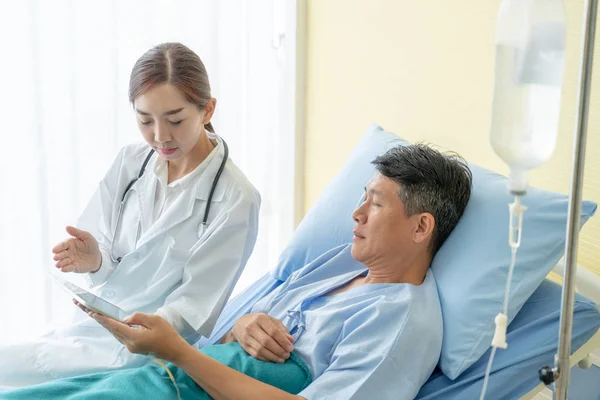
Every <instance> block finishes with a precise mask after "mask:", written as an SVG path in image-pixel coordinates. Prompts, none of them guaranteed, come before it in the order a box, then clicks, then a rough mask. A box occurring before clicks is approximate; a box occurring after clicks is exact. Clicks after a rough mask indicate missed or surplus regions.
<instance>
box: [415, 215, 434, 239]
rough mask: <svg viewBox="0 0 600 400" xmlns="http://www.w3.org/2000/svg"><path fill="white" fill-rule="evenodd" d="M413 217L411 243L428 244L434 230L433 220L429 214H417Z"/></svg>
mask: <svg viewBox="0 0 600 400" xmlns="http://www.w3.org/2000/svg"><path fill="white" fill-rule="evenodd" d="M414 217H415V219H416V220H415V230H414V232H413V241H414V242H415V243H423V242H426V243H429V241H430V240H431V236H432V234H433V229H434V228H435V219H434V218H433V215H431V214H429V213H422V214H417V215H415V216H414Z"/></svg>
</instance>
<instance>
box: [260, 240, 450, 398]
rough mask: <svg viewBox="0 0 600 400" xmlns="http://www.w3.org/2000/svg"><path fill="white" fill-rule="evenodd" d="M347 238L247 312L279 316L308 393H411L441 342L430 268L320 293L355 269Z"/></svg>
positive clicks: (390, 395) (354, 273) (357, 267)
mask: <svg viewBox="0 0 600 400" xmlns="http://www.w3.org/2000/svg"><path fill="white" fill-rule="evenodd" d="M350 250H351V245H344V246H341V247H338V248H336V249H333V250H331V251H329V252H328V253H326V254H324V255H323V256H321V257H320V258H318V259H317V260H315V261H314V262H313V263H311V264H309V265H307V266H306V267H304V268H302V269H300V270H298V271H296V272H295V273H293V274H292V275H291V276H290V278H289V279H287V280H286V281H285V282H284V283H283V284H282V285H281V286H280V287H279V288H277V289H276V290H274V291H273V292H272V293H270V294H269V295H268V296H266V297H264V298H263V299H261V300H260V301H259V302H258V303H256V304H255V305H254V307H253V308H252V312H253V313H258V312H261V313H267V314H269V315H271V316H272V317H275V318H277V319H279V320H281V321H282V322H283V324H284V325H285V326H286V327H287V328H288V330H289V331H290V333H291V334H292V335H293V336H294V337H295V338H296V341H295V343H294V348H295V351H296V352H297V354H298V355H299V356H300V357H301V358H302V359H303V360H304V361H305V362H306V364H307V365H308V367H309V369H310V370H311V372H312V374H313V383H312V384H310V385H309V386H308V387H307V388H306V389H305V390H304V391H302V392H301V393H299V395H300V396H303V397H305V398H307V399H309V400H313V399H343V400H349V399H381V400H385V399H390V400H402V399H412V398H414V397H415V396H416V395H417V392H418V391H419V388H420V387H421V386H422V385H423V384H424V383H425V381H426V380H427V379H428V378H429V376H430V374H431V373H432V371H433V369H434V367H435V365H436V364H437V362H438V358H439V356H440V350H441V346H442V314H441V309H440V303H439V298H438V293H437V287H436V284H435V279H434V277H433V273H432V272H431V270H430V271H429V272H428V273H427V276H426V278H425V281H424V282H423V283H422V284H421V285H420V286H414V285H411V284H368V285H361V286H357V287H354V288H351V289H349V290H347V291H345V292H342V293H339V294H336V295H333V296H323V295H324V294H326V293H328V292H330V291H331V290H333V289H335V288H337V287H339V286H341V285H343V284H344V283H346V282H348V281H350V280H352V279H353V278H355V277H356V276H358V275H360V274H366V273H367V269H366V268H365V266H364V265H363V264H361V263H359V262H357V261H355V260H354V259H353V258H352V256H351V254H350Z"/></svg>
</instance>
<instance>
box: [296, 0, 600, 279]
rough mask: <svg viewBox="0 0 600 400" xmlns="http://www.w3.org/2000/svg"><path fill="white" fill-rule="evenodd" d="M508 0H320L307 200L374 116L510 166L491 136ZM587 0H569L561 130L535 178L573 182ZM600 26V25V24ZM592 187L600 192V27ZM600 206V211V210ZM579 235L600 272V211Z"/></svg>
mask: <svg viewBox="0 0 600 400" xmlns="http://www.w3.org/2000/svg"><path fill="white" fill-rule="evenodd" d="M499 4H500V1H499V0H453V1H448V0H430V1H420V0H309V1H308V11H307V24H308V26H307V35H308V38H307V77H306V79H307V103H306V116H307V121H306V164H305V179H306V198H305V202H306V210H308V209H309V208H310V206H311V205H312V204H313V203H314V202H315V200H316V199H317V198H318V196H319V194H320V193H321V192H322V191H323V189H324V187H325V186H326V185H327V183H328V182H329V181H330V179H331V178H332V177H333V176H334V175H335V173H336V172H337V171H338V170H339V169H340V168H341V166H342V165H343V163H344V162H345V160H346V158H347V157H348V155H349V154H350V151H351V150H352V148H353V147H354V145H355V144H356V143H357V142H358V140H359V139H360V138H361V136H362V135H363V133H364V132H365V131H366V129H367V127H368V126H369V125H370V124H371V123H373V122H375V123H378V124H380V125H381V126H383V127H384V128H385V129H387V130H389V131H392V132H395V133H397V134H398V135H400V136H403V137H405V138H406V139H408V140H411V141H426V142H430V143H435V144H437V145H439V146H442V147H445V148H448V149H452V150H455V151H457V152H459V153H460V154H461V155H463V156H464V157H465V158H466V159H467V160H468V161H470V162H473V163H475V164H478V165H481V166H485V167H488V168H490V169H493V170H495V171H498V172H500V173H504V174H506V173H507V172H508V171H507V168H506V166H505V165H504V163H503V162H502V161H501V160H500V159H499V158H498V157H497V156H496V155H495V153H494V152H493V150H492V149H491V147H490V145H489V142H488V128H489V121H490V111H491V98H492V86H493V66H494V65H493V64H494V32H495V24H496V13H497V9H498V5H499ZM582 12H583V0H567V14H568V17H567V18H568V39H567V40H568V42H567V46H568V48H567V53H568V54H567V66H566V70H565V87H564V97H563V107H562V114H561V126H560V134H559V138H558V144H557V148H556V151H555V153H554V156H553V157H552V159H551V161H550V162H549V163H547V164H545V165H544V166H543V167H542V168H540V169H538V170H536V171H535V172H534V173H533V174H532V176H531V179H530V183H531V184H533V185H535V186H538V187H543V188H546V189H549V190H554V191H560V192H563V193H566V192H568V190H569V177H570V170H571V167H570V166H571V154H572V139H573V126H574V117H575V104H576V101H575V100H576V90H577V88H576V82H577V70H578V65H579V61H578V57H579V56H578V54H579V51H580V37H581V28H580V23H581V15H582ZM599 36H600V33H599ZM596 60H597V62H596V68H595V77H596V79H595V82H594V88H595V90H594V91H593V93H592V116H591V121H590V129H589V132H588V145H587V162H586V172H585V190H584V198H586V199H590V200H594V201H596V202H600V112H599V111H600V98H599V96H600V37H599V38H598V39H597V41H596ZM599 214H600V213H599ZM582 232H583V233H582V235H581V236H580V242H581V247H580V252H579V263H580V264H582V265H585V266H588V267H590V268H594V269H595V270H596V271H597V272H600V215H598V216H596V217H595V218H592V219H591V220H590V221H589V223H588V224H587V225H586V226H585V228H584V229H583V231H582Z"/></svg>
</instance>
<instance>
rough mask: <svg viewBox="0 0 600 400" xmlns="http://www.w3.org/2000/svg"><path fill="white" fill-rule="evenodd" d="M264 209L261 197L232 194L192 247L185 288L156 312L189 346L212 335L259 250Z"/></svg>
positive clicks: (180, 288)
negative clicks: (202, 337) (261, 213)
mask: <svg viewBox="0 0 600 400" xmlns="http://www.w3.org/2000/svg"><path fill="white" fill-rule="evenodd" d="M259 208H260V198H259V196H258V194H256V195H255V196H250V195H248V194H242V193H234V194H233V195H231V196H230V197H229V199H228V200H227V204H225V206H224V207H223V210H222V212H220V213H219V214H218V215H217V216H216V217H215V220H214V221H212V222H211V223H210V224H209V226H208V228H207V229H208V230H207V232H205V233H204V234H203V235H202V237H201V238H200V240H199V241H198V242H197V243H196V244H195V245H194V247H193V248H192V251H191V255H190V257H189V260H188V261H187V263H186V265H185V267H184V271H183V278H182V283H181V285H180V286H179V287H177V288H176V289H175V290H174V291H173V292H172V293H171V294H170V295H169V296H168V297H167V298H166V300H165V304H164V306H162V307H161V308H159V309H158V310H157V312H156V314H157V315H159V316H161V317H163V318H164V319H166V320H167V321H168V322H169V323H170V324H171V325H172V326H173V327H175V329H176V330H177V331H178V332H179V333H180V334H181V335H182V336H184V338H185V339H186V340H187V341H188V342H189V343H194V342H196V341H197V340H198V339H199V338H200V336H205V337H208V336H210V333H211V331H212V329H213V327H214V325H215V323H216V321H217V318H218V317H219V315H220V314H221V311H222V309H223V307H224V306H225V303H226V302H227V300H228V299H229V296H230V294H231V292H232V290H233V287H234V285H235V283H236V281H237V279H238V278H239V276H240V275H241V273H242V271H243V269H244V267H245V265H246V262H247V261H248V258H249V257H250V254H251V253H252V250H253V249H254V244H255V242H256V236H257V234H258V213H259Z"/></svg>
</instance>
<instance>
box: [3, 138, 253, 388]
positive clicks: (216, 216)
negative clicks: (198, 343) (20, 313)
mask: <svg viewBox="0 0 600 400" xmlns="http://www.w3.org/2000/svg"><path fill="white" fill-rule="evenodd" d="M217 140H218V146H217V147H216V148H215V150H214V151H213V153H211V156H212V157H211V156H209V157H210V159H207V160H206V169H205V170H204V171H203V172H202V173H201V175H200V177H199V179H198V180H197V182H195V183H193V184H192V185H190V187H188V189H187V190H186V191H185V192H184V193H183V194H181V195H180V197H178V198H177V200H176V201H175V203H173V204H171V205H170V206H169V208H168V209H166V210H165V211H164V212H163V213H162V215H160V217H159V218H158V220H156V222H155V223H154V224H152V222H153V219H152V218H153V214H152V213H153V207H154V201H155V189H156V186H155V185H156V184H157V177H156V175H155V174H154V173H153V171H152V169H153V164H154V162H155V161H156V158H157V155H156V154H155V155H153V157H152V159H151V160H150V162H149V163H148V166H147V167H146V171H145V173H144V175H143V176H142V177H141V178H140V179H139V181H138V182H137V183H136V184H135V185H133V187H132V189H131V190H132V191H133V192H132V193H131V194H130V195H129V198H128V200H127V202H126V205H125V208H124V211H123V215H122V228H121V232H120V235H119V236H118V237H117V239H115V240H116V241H117V243H115V253H116V255H117V256H123V259H122V260H121V262H120V263H119V264H118V265H116V264H114V263H112V261H110V246H111V239H112V232H113V230H114V227H115V224H116V219H117V213H118V210H119V204H120V201H121V197H122V196H123V192H124V190H125V187H126V186H127V185H128V184H129V182H131V181H132V180H133V179H134V178H135V177H137V175H138V173H139V171H140V168H141V166H142V164H143V161H144V159H145V158H146V156H147V154H148V152H149V147H148V146H147V145H146V144H135V145H129V146H126V147H124V148H123V149H122V150H121V152H120V153H119V155H118V156H117V158H116V160H115V162H114V163H113V165H112V167H111V168H110V170H109V171H108V173H107V174H106V176H105V178H104V179H103V180H102V181H101V182H100V185H99V187H98V190H97V191H96V193H95V194H94V196H93V198H92V200H91V201H90V203H89V204H88V206H87V207H86V209H85V210H84V212H83V214H82V216H81V218H80V220H79V223H78V227H79V228H81V229H84V230H87V231H89V232H91V233H92V234H93V235H94V237H95V238H96V239H97V240H98V243H99V245H100V249H101V253H102V267H101V268H100V270H99V271H98V272H96V273H95V274H87V280H88V282H89V284H90V287H91V288H92V292H95V293H96V294H97V295H99V296H101V297H103V298H105V299H106V300H108V301H110V302H112V303H114V304H116V305H118V306H119V307H121V308H122V309H124V310H125V311H127V312H131V313H132V312H134V311H142V312H146V313H157V314H159V315H161V316H163V317H166V318H167V319H173V318H169V317H172V316H180V317H181V318H174V319H175V320H176V321H174V320H170V321H169V322H171V324H173V325H174V326H176V327H178V328H179V330H180V333H183V334H185V336H184V337H185V339H186V340H188V341H189V342H190V343H191V342H194V341H195V340H197V339H198V338H199V337H200V335H202V336H205V337H208V336H209V335H210V333H211V331H212V329H213V327H214V324H215V322H216V320H217V318H218V316H219V314H220V313H221V310H222V308H223V306H224V305H225V303H226V302H227V300H228V298H229V296H230V294H231V291H232V290H233V287H234V285H235V283H236V281H237V279H238V278H239V276H240V274H241V273H242V270H243V268H244V266H245V264H246V261H247V260H248V258H249V256H250V254H251V253H252V250H253V248H254V244H255V241H256V236H257V231H258V212H259V207H260V196H259V194H258V192H257V190H256V189H255V188H254V187H253V186H252V184H251V183H250V182H249V181H248V180H247V178H246V177H245V176H244V174H243V173H242V172H241V171H240V170H239V169H238V168H237V167H236V166H235V164H234V163H233V162H232V161H231V160H228V161H227V163H226V166H225V169H224V170H223V173H222V175H221V178H220V180H219V182H218V185H217V187H216V190H215V193H214V195H213V198H212V204H211V207H210V213H209V217H208V224H207V226H206V229H202V226H201V222H202V218H203V217H204V211H205V207H206V205H207V200H208V196H209V192H210V188H211V186H212V183H213V179H214V177H215V174H216V172H217V170H218V169H219V166H220V165H221V161H222V160H223V153H224V149H223V144H222V142H221V140H220V139H218V138H217ZM201 167H202V165H201ZM138 225H139V228H140V229H139V231H138ZM136 237H138V238H139V239H138V240H137V246H136V245H135V242H136ZM82 315H83V316H84V317H85V315H84V314H82ZM182 319H183V320H184V325H185V327H186V329H184V330H185V332H181V330H182V329H181V320H182ZM178 325H179V326H178ZM190 328H191V330H190ZM148 362H149V359H148V358H147V357H145V356H139V355H133V354H131V353H129V352H128V351H127V349H126V348H125V347H124V346H123V345H122V344H121V343H119V342H118V341H117V340H116V339H114V338H113V337H112V335H110V333H108V332H107V331H106V330H105V329H103V328H102V327H101V326H100V325H99V324H98V323H97V322H96V321H94V320H92V319H91V318H85V319H83V320H82V321H80V322H78V323H75V324H74V325H72V326H69V327H66V328H62V329H58V330H53V331H51V332H49V333H47V334H46V335H44V336H43V337H42V338H41V339H40V340H39V341H36V342H35V343H25V344H22V345H17V346H12V347H11V348H6V347H4V348H3V347H0V386H23V385H28V384H33V383H38V382H44V381H47V380H49V379H54V378H61V377H68V376H74V375H82V374H87V373H93V372H97V371H105V370H110V369H119V368H127V367H135V366H139V365H144V364H146V363H148Z"/></svg>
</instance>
